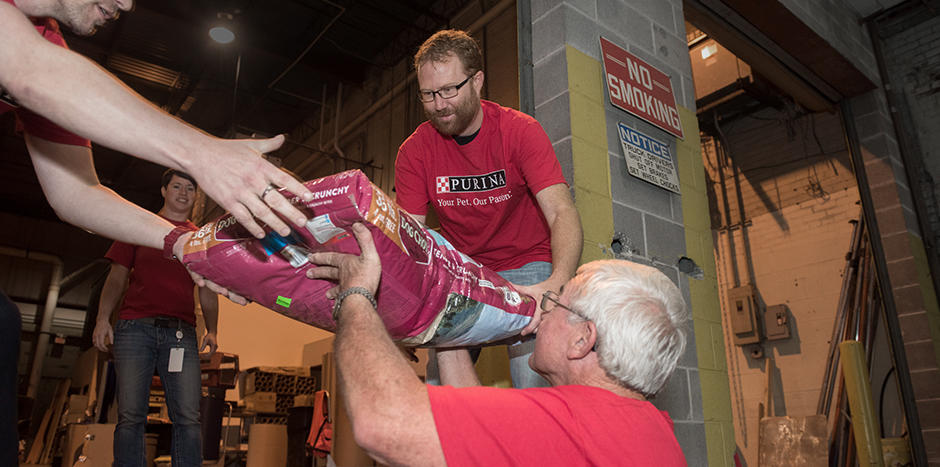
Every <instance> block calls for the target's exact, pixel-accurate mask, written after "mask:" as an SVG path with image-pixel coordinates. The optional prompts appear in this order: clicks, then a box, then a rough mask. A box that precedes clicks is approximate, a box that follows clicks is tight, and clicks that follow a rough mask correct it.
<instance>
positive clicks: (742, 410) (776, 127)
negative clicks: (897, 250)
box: [702, 109, 860, 465]
mask: <svg viewBox="0 0 940 467" xmlns="http://www.w3.org/2000/svg"><path fill="white" fill-rule="evenodd" d="M722 134H723V142H724V144H725V150H724V151H718V150H717V149H716V146H717V145H716V142H715V140H713V139H711V138H705V139H704V140H703V143H702V144H703V153H704V154H705V159H706V162H705V171H706V177H707V179H708V183H709V185H710V186H711V187H712V189H711V190H710V191H709V196H710V205H711V211H712V216H711V219H712V226H713V227H714V229H715V257H716V263H717V268H718V273H717V277H718V290H719V291H720V293H721V296H722V297H724V296H725V294H726V293H727V290H728V289H729V288H732V287H736V286H739V285H743V284H748V283H750V284H753V285H754V286H755V287H756V289H757V292H758V295H759V297H760V298H761V300H762V301H763V303H765V304H766V305H768V306H770V305H778V304H783V305H786V306H787V307H788V309H789V313H790V318H791V320H790V328H791V337H790V338H788V339H784V340H780V341H772V342H764V344H763V349H764V354H765V355H766V356H768V357H772V358H773V359H774V362H775V366H776V367H777V371H778V373H777V374H776V375H775V376H774V378H775V381H776V384H775V386H774V408H775V411H774V414H773V415H776V416H796V417H799V416H807V415H812V414H815V413H816V404H817V400H818V398H819V391H820V387H821V384H822V375H823V371H824V367H825V363H826V361H825V355H826V354H827V352H828V349H829V339H830V336H831V333H832V326H833V321H834V317H835V312H836V308H837V305H838V302H839V294H840V290H841V284H842V273H843V268H844V266H845V253H846V251H847V249H848V246H849V243H850V240H851V233H852V226H851V224H849V221H850V220H853V219H858V217H859V215H860V208H859V206H858V204H857V203H858V200H859V197H858V191H857V189H856V186H855V178H854V175H853V174H852V171H851V169H850V167H849V166H848V165H849V161H848V156H847V153H846V150H845V143H844V138H843V137H842V133H841V128H840V127H839V120H838V116H837V115H831V114H815V115H796V114H792V112H787V111H786V110H783V111H778V110H774V109H765V110H763V111H760V112H758V113H756V114H753V115H751V116H747V117H743V118H740V119H736V120H734V121H732V122H729V123H726V124H724V125H722ZM820 148H821V149H820ZM723 309H724V310H725V311H724V313H725V323H728V322H729V321H730V317H729V316H728V313H729V311H728V307H727V306H725V307H723ZM729 327H730V326H729V325H727V324H726V325H725V328H724V339H725V347H726V351H727V360H728V375H729V378H730V386H731V398H732V405H733V407H734V423H735V435H736V441H737V446H738V448H739V449H740V450H741V452H742V454H743V455H744V458H745V459H746V460H747V463H748V465H756V464H757V456H758V444H759V434H758V428H759V420H760V419H759V417H760V416H759V410H758V407H759V404H761V403H762V402H763V401H764V400H765V398H766V396H765V391H766V380H767V375H766V372H765V367H764V365H765V361H764V360H760V359H759V360H755V359H753V358H751V357H750V356H749V351H748V350H747V349H744V348H742V347H739V346H735V345H733V340H734V339H733V335H732V334H731V331H730V329H728V328H729Z"/></svg>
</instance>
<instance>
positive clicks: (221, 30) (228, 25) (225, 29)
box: [209, 13, 235, 44]
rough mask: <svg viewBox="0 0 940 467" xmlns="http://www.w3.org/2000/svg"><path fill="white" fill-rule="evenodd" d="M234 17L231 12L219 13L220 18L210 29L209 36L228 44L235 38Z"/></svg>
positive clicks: (220, 42)
mask: <svg viewBox="0 0 940 467" xmlns="http://www.w3.org/2000/svg"><path fill="white" fill-rule="evenodd" d="M232 22H233V18H232V15H231V14H230V13H219V14H218V20H217V21H216V23H215V24H214V25H213V26H212V28H210V29H209V37H211V38H212V40H214V41H216V42H218V43H219V44H228V43H230V42H232V41H234V40H235V33H234V32H233V31H232Z"/></svg>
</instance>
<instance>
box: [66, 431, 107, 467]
mask: <svg viewBox="0 0 940 467" xmlns="http://www.w3.org/2000/svg"><path fill="white" fill-rule="evenodd" d="M114 426H115V424H114V423H94V424H90V425H78V424H71V425H68V432H67V435H66V440H65V450H64V451H62V465H68V466H71V465H89V466H91V465H111V463H112V462H113V460H114ZM82 459H84V461H82Z"/></svg>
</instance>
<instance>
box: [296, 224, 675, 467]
mask: <svg viewBox="0 0 940 467" xmlns="http://www.w3.org/2000/svg"><path fill="white" fill-rule="evenodd" d="M352 231H353V235H355V237H356V240H357V242H358V243H359V247H360V249H361V251H362V254H361V256H355V255H346V254H341V253H314V254H312V255H310V260H311V261H312V262H313V263H314V264H318V265H320V267H316V268H312V269H310V270H309V271H308V275H309V276H311V277H315V278H320V279H329V280H335V281H337V282H338V285H337V286H336V287H335V288H333V289H331V290H329V291H328V292H327V296H328V297H330V298H336V300H337V302H338V303H337V306H339V310H338V312H337V313H336V315H335V316H336V318H337V330H336V340H335V342H334V347H333V348H334V351H335V357H336V366H337V371H338V373H339V384H340V388H339V390H340V392H341V393H342V394H343V400H344V402H345V406H346V411H347V413H348V414H349V418H350V421H351V423H352V429H353V433H354V435H355V439H356V443H357V444H358V445H360V446H362V447H363V448H364V449H365V450H366V451H367V452H368V453H369V455H370V456H372V457H373V458H374V459H375V460H377V461H379V463H381V464H383V465H410V466H418V465H445V464H446V465H448V466H451V467H456V466H464V465H466V466H479V465H485V466H530V465H531V466H555V465H558V466H571V465H579V466H580V465H599V466H613V465H631V466H632V465H637V466H684V465H685V464H686V463H685V458H684V456H683V454H682V450H681V448H680V446H679V443H678V441H676V437H675V435H674V434H673V424H672V420H671V419H670V418H669V415H668V414H666V413H665V412H662V411H660V410H658V409H657V408H656V407H654V406H653V404H651V403H650V402H649V400H648V399H649V398H651V397H652V396H654V395H655V394H656V393H657V392H659V391H660V389H662V387H663V386H664V385H665V383H666V380H667V379H668V378H669V376H670V375H671V374H672V373H673V371H674V370H675V368H676V365H677V363H678V360H679V358H680V356H681V355H683V353H684V351H685V346H686V335H687V334H688V332H689V329H688V324H689V323H688V322H689V319H690V316H689V312H688V309H687V307H686V306H685V302H684V301H683V299H682V294H681V293H680V292H679V289H678V288H677V287H676V285H675V284H673V283H672V281H670V280H669V278H667V277H666V276H665V275H664V274H663V273H662V272H660V271H659V270H657V269H655V268H652V267H649V266H643V265H639V264H636V263H631V262H628V261H623V260H603V261H592V262H590V263H587V264H585V265H583V266H581V267H580V268H578V271H577V275H576V276H575V277H574V278H572V279H571V280H570V281H568V282H567V283H566V284H565V285H564V287H563V288H562V293H561V295H560V296H559V295H556V294H554V293H551V292H549V293H546V294H543V299H542V300H543V303H544V305H543V306H544V308H545V312H544V313H543V316H542V322H541V324H540V325H539V332H538V334H537V335H536V338H535V352H534V353H533V354H532V357H531V359H530V361H529V364H530V365H531V366H532V368H533V369H534V370H535V371H537V372H538V373H539V374H541V375H542V376H544V377H545V378H546V379H547V380H548V381H549V382H550V383H551V387H548V388H528V389H503V388H493V387H483V386H480V382H479V380H478V379H477V377H476V372H475V371H474V369H473V364H472V362H471V361H470V356H469V354H468V353H467V351H466V350H463V349H461V350H457V351H452V352H448V353H446V354H441V355H439V359H440V365H441V367H440V370H441V379H442V382H443V383H444V384H445V386H430V385H425V384H423V383H422V382H421V380H419V379H418V377H417V376H416V375H415V373H414V371H413V370H412V369H411V367H410V366H409V364H408V362H407V361H406V360H405V357H404V356H403V355H402V353H401V352H399V351H398V349H397V347H396V346H395V344H394V343H393V342H392V340H391V338H390V337H389V335H388V331H386V330H385V326H384V325H383V324H382V320H381V318H380V317H379V316H378V314H377V313H376V311H375V309H374V308H373V305H372V301H371V300H372V298H371V297H372V295H374V294H375V291H376V290H377V288H378V285H379V279H380V277H381V269H382V265H381V264H380V261H379V256H378V253H377V252H376V250H375V245H374V243H373V241H372V235H371V234H370V233H369V230H368V229H367V228H365V227H364V226H363V225H362V224H355V225H353V228H352ZM337 297H338V298H337Z"/></svg>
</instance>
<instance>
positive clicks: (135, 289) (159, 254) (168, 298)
mask: <svg viewBox="0 0 940 467" xmlns="http://www.w3.org/2000/svg"><path fill="white" fill-rule="evenodd" d="M167 220H168V221H170V222H172V223H173V225H175V226H180V225H182V226H186V227H188V228H189V229H190V230H196V226H195V225H194V224H193V223H192V222H189V221H186V222H176V221H172V220H170V219H167ZM105 257H106V258H108V259H110V260H111V261H113V262H115V263H117V264H120V265H121V266H124V267H126V268H127V269H128V270H130V282H129V283H128V285H127V292H126V293H125V294H124V303H123V304H122V305H121V311H120V312H119V313H118V318H120V319H137V318H147V317H152V316H171V317H174V318H179V319H182V320H184V321H186V322H188V323H189V324H192V325H193V326H195V325H196V314H195V313H194V310H195V307H196V302H195V300H194V298H193V285H194V284H193V280H192V278H191V277H190V276H189V273H188V272H186V268H184V267H183V265H182V264H180V262H179V261H176V260H172V259H166V258H164V257H163V251H161V250H157V249H156V248H148V247H143V246H137V245H130V244H128V243H124V242H114V243H113V244H112V245H111V248H110V249H109V250H108V253H107V254H105Z"/></svg>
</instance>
